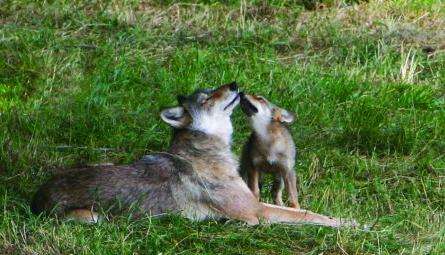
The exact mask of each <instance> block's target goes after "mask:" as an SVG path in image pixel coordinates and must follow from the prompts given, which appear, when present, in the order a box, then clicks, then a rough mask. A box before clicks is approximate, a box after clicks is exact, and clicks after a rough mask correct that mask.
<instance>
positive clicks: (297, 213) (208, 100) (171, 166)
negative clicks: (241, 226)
mask: <svg viewBox="0 0 445 255" xmlns="http://www.w3.org/2000/svg"><path fill="white" fill-rule="evenodd" d="M239 98H240V96H239V92H238V87H237V85H236V83H234V82H233V83H230V84H226V85H223V86H221V87H219V88H217V89H215V90H210V89H206V90H198V91H196V92H194V93H193V94H191V95H189V96H180V97H178V101H179V106H176V107H172V108H168V109H165V110H163V111H162V112H161V118H162V120H164V121H165V122H166V123H168V124H169V125H171V126H172V127H173V128H174V135H173V139H172V142H171V145H170V149H169V150H168V152H166V153H154V154H150V155H146V156H144V157H143V158H142V159H141V160H139V161H137V162H135V163H133V164H131V165H125V166H106V167H92V168H84V169H77V170H72V171H69V172H67V173H63V174H61V175H57V176H54V177H53V178H52V179H50V180H49V181H48V182H46V183H45V184H44V185H43V186H42V187H41V188H40V189H39V190H38V191H37V194H36V195H35V198H34V201H33V203H32V209H33V211H34V212H36V213H39V212H47V213H51V212H53V213H55V214H56V215H59V216H61V217H66V216H69V217H74V218H76V219H79V220H84V221H89V222H94V221H96V219H97V217H98V214H97V212H105V213H110V214H117V213H121V212H122V211H126V210H131V211H132V212H133V213H134V214H135V215H139V214H150V215H160V214H164V213H177V214H181V215H182V216H184V217H186V218H189V219H192V220H204V219H209V218H210V219H211V218H213V219H217V218H230V219H237V220H241V221H244V222H246V223H248V224H258V223H259V222H260V220H264V221H265V222H269V223H274V222H286V223H312V224H319V225H324V226H331V227H340V226H342V225H343V224H346V223H347V222H342V221H341V220H338V219H334V218H330V217H327V216H323V215H320V214H316V213H312V212H309V211H305V210H296V209H293V208H286V207H280V206H275V205H269V204H264V203H260V202H258V200H257V199H256V198H255V196H254V195H253V194H252V192H251V191H250V190H249V188H248V187H247V185H246V184H245V183H244V181H243V180H242V178H241V177H240V176H239V174H238V162H237V160H236V158H235V157H234V155H233V154H232V152H231V145H230V144H231V135H232V132H233V128H232V122H231V119H230V116H231V114H232V111H233V109H234V108H235V107H236V106H237V105H238V104H239Z"/></svg>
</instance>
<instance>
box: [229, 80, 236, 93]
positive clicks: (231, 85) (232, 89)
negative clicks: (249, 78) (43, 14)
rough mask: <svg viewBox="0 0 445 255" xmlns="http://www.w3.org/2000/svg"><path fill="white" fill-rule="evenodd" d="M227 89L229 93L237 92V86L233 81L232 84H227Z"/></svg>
mask: <svg viewBox="0 0 445 255" xmlns="http://www.w3.org/2000/svg"><path fill="white" fill-rule="evenodd" d="M229 89H230V90H231V91H237V90H238V85H237V84H236V81H234V82H232V83H230V84H229Z"/></svg>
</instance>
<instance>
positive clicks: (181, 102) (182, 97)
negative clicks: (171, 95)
mask: <svg viewBox="0 0 445 255" xmlns="http://www.w3.org/2000/svg"><path fill="white" fill-rule="evenodd" d="M176 99H177V100H178V103H180V104H183V103H184V102H185V100H187V97H186V96H183V95H179V96H177V97H176Z"/></svg>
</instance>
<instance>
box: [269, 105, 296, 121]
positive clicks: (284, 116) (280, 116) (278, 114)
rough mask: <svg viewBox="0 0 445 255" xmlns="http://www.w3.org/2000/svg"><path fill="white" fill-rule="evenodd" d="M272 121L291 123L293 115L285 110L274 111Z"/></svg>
mask: <svg viewBox="0 0 445 255" xmlns="http://www.w3.org/2000/svg"><path fill="white" fill-rule="evenodd" d="M274 119H275V120H277V121H279V122H282V123H289V124H290V123H292V122H294V120H295V115H294V114H293V113H291V112H290V111H288V110H285V109H281V108H279V109H276V110H275V112H274Z"/></svg>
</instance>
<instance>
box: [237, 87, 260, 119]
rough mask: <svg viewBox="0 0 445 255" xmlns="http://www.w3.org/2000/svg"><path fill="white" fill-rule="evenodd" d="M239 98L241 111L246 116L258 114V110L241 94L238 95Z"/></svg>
mask: <svg viewBox="0 0 445 255" xmlns="http://www.w3.org/2000/svg"><path fill="white" fill-rule="evenodd" d="M239 95H240V98H241V102H240V103H241V109H242V110H243V112H244V113H245V114H246V115H247V116H249V117H250V116H252V115H254V114H255V113H258V109H257V108H256V107H255V106H254V105H253V104H252V103H251V102H250V101H249V99H247V97H246V95H245V94H244V93H243V92H240V93H239Z"/></svg>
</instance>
